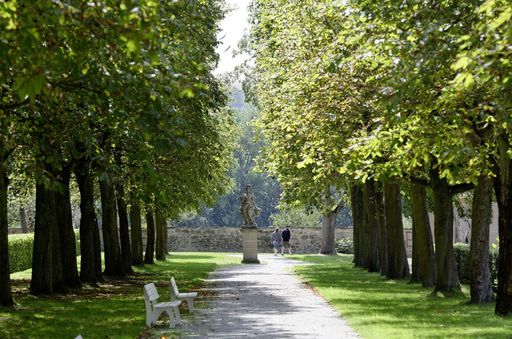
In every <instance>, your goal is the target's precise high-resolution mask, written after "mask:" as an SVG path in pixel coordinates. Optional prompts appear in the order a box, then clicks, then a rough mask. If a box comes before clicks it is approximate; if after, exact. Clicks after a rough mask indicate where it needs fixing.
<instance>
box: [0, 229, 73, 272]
mask: <svg viewBox="0 0 512 339" xmlns="http://www.w3.org/2000/svg"><path fill="white" fill-rule="evenodd" d="M79 234H80V233H79V232H78V231H75V235H76V253H77V255H80V236H79ZM33 245H34V234H33V233H27V234H10V235H9V268H10V271H11V273H14V272H19V271H24V270H26V269H29V268H31V267H32V248H33Z"/></svg>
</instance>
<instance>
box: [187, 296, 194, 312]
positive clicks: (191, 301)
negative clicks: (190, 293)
mask: <svg viewBox="0 0 512 339" xmlns="http://www.w3.org/2000/svg"><path fill="white" fill-rule="evenodd" d="M187 305H188V311H189V312H190V313H193V312H194V299H193V298H188V299H187Z"/></svg>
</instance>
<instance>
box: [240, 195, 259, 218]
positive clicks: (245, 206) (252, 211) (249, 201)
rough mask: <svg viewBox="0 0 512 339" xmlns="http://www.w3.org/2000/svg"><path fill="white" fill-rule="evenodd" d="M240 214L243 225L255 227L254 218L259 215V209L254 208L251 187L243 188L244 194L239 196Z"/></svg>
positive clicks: (254, 203) (254, 202)
mask: <svg viewBox="0 0 512 339" xmlns="http://www.w3.org/2000/svg"><path fill="white" fill-rule="evenodd" d="M240 203H241V205H242V206H241V207H240V213H242V216H243V217H244V225H246V226H256V221H255V218H256V217H257V216H258V215H260V209H259V208H258V206H256V201H255V200H254V194H252V189H251V185H247V186H246V187H245V192H244V193H242V195H241V196H240Z"/></svg>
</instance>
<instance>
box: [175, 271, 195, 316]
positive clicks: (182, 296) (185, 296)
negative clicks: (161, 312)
mask: <svg viewBox="0 0 512 339" xmlns="http://www.w3.org/2000/svg"><path fill="white" fill-rule="evenodd" d="M196 297H197V292H189V293H180V291H179V290H178V286H176V281H175V280H174V277H172V278H171V300H185V301H186V302H187V305H188V311H189V312H190V313H192V312H194V298H196Z"/></svg>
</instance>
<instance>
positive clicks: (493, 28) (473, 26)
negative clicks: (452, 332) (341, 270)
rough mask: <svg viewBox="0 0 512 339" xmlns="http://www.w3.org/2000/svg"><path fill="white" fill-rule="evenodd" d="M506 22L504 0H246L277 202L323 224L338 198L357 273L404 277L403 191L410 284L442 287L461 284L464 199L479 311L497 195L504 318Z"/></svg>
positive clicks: (509, 259) (486, 288)
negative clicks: (300, 208)
mask: <svg viewBox="0 0 512 339" xmlns="http://www.w3.org/2000/svg"><path fill="white" fill-rule="evenodd" d="M511 13H512V7H511V5H510V3H509V2H507V1H502V0H473V1H463V2H461V1H422V0H419V1H412V2H375V1H368V0H350V1H334V0H332V1H331V0H329V1H322V2H318V1H313V0H305V1H301V2H289V1H284V0H283V1H281V0H255V1H253V5H252V21H253V30H252V32H251V36H250V40H251V41H250V44H251V46H252V49H253V53H254V55H255V58H256V66H255V69H254V76H255V77H256V78H257V86H256V87H255V88H253V91H255V92H256V94H257V97H258V104H259V106H260V108H261V110H262V118H261V127H262V130H263V133H264V135H265V137H266V138H267V139H268V145H269V146H268V147H267V149H266V154H265V156H266V159H265V165H266V167H267V169H268V170H269V171H270V172H271V173H272V174H273V175H275V176H276V177H277V178H278V180H279V182H280V183H281V185H282V187H283V191H284V192H283V196H284V198H285V199H288V200H289V201H291V202H296V203H299V204H314V205H317V206H321V207H323V208H324V211H325V215H326V219H327V217H328V216H329V215H330V214H332V213H335V212H336V211H337V209H338V207H339V200H337V199H335V197H336V192H342V196H343V197H345V199H347V200H349V199H350V201H351V205H352V210H353V219H354V241H355V252H356V253H355V256H354V263H355V265H356V266H361V267H366V268H368V269H369V270H370V271H375V272H378V271H380V272H382V273H383V274H386V275H387V276H388V277H389V278H403V277H405V276H407V275H408V273H409V268H408V265H407V261H406V258H405V251H404V243H403V232H402V213H401V194H406V195H408V196H409V198H410V200H411V203H412V219H413V232H414V235H413V238H414V239H413V242H414V249H413V252H414V253H413V266H412V278H413V280H419V281H421V282H422V283H423V285H424V286H433V287H434V288H435V290H436V291H443V292H445V291H453V290H459V289H460V285H459V279H458V275H457V268H456V263H455V256H454V249H453V197H454V195H456V194H457V193H460V192H464V191H468V190H473V191H472V192H473V208H472V234H471V255H470V256H471V258H470V280H471V300H472V302H474V303H480V302H485V301H488V300H490V299H491V298H492V291H491V289H490V282H489V267H488V248H489V220H490V213H491V209H490V205H491V198H492V194H493V188H494V192H495V197H496V200H497V202H498V207H499V258H498V269H499V272H498V289H497V303H496V313H497V314H500V315H506V314H510V313H511V312H512V293H511V291H512V285H511V284H512V216H511V213H512V212H511V211H512V193H511V190H512V176H511V175H510V171H511V168H512V167H511V166H512V135H511V134H512V133H511V131H512V126H511V120H510V116H511V103H512V100H511V99H512V97H511V94H510V93H512V92H511V91H510V90H511V84H512V81H510V71H511V65H510V62H509V60H510V53H512V49H511V48H510V46H511V44H512V36H511V34H510V32H511V31H510V27H511V24H512V15H511ZM348 192H350V194H349V193H348ZM428 192H430V193H429V194H431V196H432V199H433V211H434V216H435V221H434V229H435V246H434V244H433V240H432V235H431V232H430V225H429V222H428V214H427V203H426V201H427V198H426V197H427V194H428ZM338 194H339V193H338ZM341 201H342V200H341ZM325 224H326V227H325V228H326V229H328V222H326V223H325ZM434 248H435V251H434ZM324 250H326V249H324Z"/></svg>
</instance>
